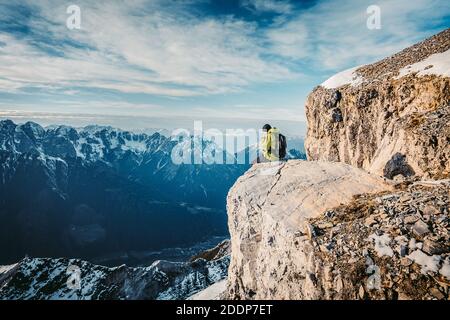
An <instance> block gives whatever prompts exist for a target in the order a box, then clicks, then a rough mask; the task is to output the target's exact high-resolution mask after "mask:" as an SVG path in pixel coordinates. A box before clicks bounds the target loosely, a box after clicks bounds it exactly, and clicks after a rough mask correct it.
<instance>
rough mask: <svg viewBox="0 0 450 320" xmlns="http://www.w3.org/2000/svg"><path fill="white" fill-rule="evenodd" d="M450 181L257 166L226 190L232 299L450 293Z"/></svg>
mask: <svg viewBox="0 0 450 320" xmlns="http://www.w3.org/2000/svg"><path fill="white" fill-rule="evenodd" d="M449 191H450V181H449V180H442V181H430V182H425V181H416V182H402V183H398V184H392V183H389V182H388V181H386V180H385V179H383V178H380V177H378V176H374V175H371V174H369V173H366V172H365V171H363V170H361V169H359V168H355V167H352V166H350V165H347V164H344V163H331V162H321V161H311V162H308V161H289V162H287V163H280V164H273V163H264V164H257V165H254V166H253V167H252V168H251V169H250V170H249V171H248V172H247V173H246V174H245V175H244V176H242V177H241V178H240V179H239V180H238V181H237V182H236V184H235V185H234V186H233V188H232V189H231V190H230V192H229V195H228V199H227V207H228V214H229V220H228V224H229V230H230V235H231V262H230V267H229V272H228V284H227V293H226V298H229V299H446V298H447V297H448V284H449V280H450V269H449V267H450V248H449V246H448V243H449V234H450V233H449V232H448V230H449V218H448V214H449V212H448V211H449V209H448V208H449Z"/></svg>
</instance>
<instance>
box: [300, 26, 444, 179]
mask: <svg viewBox="0 0 450 320" xmlns="http://www.w3.org/2000/svg"><path fill="white" fill-rule="evenodd" d="M306 115H307V119H308V133H307V138H306V141H305V146H306V151H307V155H308V159H309V160H327V161H341V162H345V163H348V164H351V165H354V166H357V167H360V168H364V169H366V170H368V171H370V172H373V173H376V174H380V175H383V174H385V173H386V172H385V171H387V174H388V175H387V176H389V177H392V176H391V173H392V171H394V172H395V171H398V174H401V175H403V176H410V175H418V176H422V177H425V178H435V179H442V178H448V177H449V176H450V161H449V159H450V148H449V145H450V126H449V125H448V124H449V123H450V29H447V30H445V31H443V32H441V33H439V34H437V35H435V36H433V37H431V38H429V39H427V40H425V41H423V42H421V43H418V44H416V45H414V46H412V47H410V48H407V49H405V50H403V51H401V52H400V53H398V54H396V55H393V56H391V57H389V58H386V59H384V60H381V61H380V62H377V63H374V64H371V65H366V66H362V67H359V68H353V69H351V70H348V71H344V72H342V73H340V74H337V75H335V76H334V77H332V78H330V79H329V80H327V81H326V82H324V83H323V84H322V85H320V86H318V87H316V88H315V89H314V90H313V92H312V93H311V94H310V95H309V97H308V99H307V102H306ZM402 157H403V162H401V163H399V165H400V167H401V168H397V169H396V168H395V167H394V168H393V167H392V165H393V164H395V163H398V161H395V159H400V158H402ZM393 158H394V159H393ZM391 160H392V161H391ZM389 161H391V162H389ZM388 163H389V164H388ZM386 165H388V167H389V168H388V169H386ZM405 169H407V170H405Z"/></svg>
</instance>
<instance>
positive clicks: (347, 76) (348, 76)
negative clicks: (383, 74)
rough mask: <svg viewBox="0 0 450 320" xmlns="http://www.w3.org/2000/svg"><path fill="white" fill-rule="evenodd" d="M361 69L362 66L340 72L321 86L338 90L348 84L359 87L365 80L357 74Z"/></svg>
mask: <svg viewBox="0 0 450 320" xmlns="http://www.w3.org/2000/svg"><path fill="white" fill-rule="evenodd" d="M360 67H361V66H358V67H354V68H350V69H347V70H344V71H342V72H339V73H337V74H335V75H334V76H332V77H331V78H329V79H328V80H326V81H325V82H323V83H322V84H321V86H322V87H324V88H326V89H336V88H339V87H342V86H345V85H347V84H349V85H351V86H357V85H359V84H361V83H362V81H363V78H362V77H361V76H359V75H358V74H356V72H355V71H356V70H357V69H359V68H360Z"/></svg>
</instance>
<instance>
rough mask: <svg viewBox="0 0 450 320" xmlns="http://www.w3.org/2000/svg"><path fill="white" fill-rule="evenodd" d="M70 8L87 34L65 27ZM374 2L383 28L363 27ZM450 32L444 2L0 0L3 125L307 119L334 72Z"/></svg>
mask: <svg viewBox="0 0 450 320" xmlns="http://www.w3.org/2000/svg"><path fill="white" fill-rule="evenodd" d="M71 4H75V5H78V6H79V7H80V9H81V30H76V29H75V30H70V29H68V28H67V27H66V20H67V18H68V16H69V15H68V14H67V13H66V9H67V7H68V6H69V5H71ZM372 4H375V5H378V6H379V7H380V9H381V25H382V27H381V29H379V30H369V29H368V28H367V27H366V20H367V18H368V14H367V12H366V9H367V7H368V6H369V5H372ZM449 25H450V2H449V1H446V0H442V1H440V0H427V1H425V0H415V1H410V0H408V1H405V0H396V1H373V0H372V1H362V0H358V1H356V0H355V1H350V0H340V1H329V0H317V1H288V0H278V1H276V0H216V1H214V0H180V1H171V0H132V1H85V0H71V1H67V2H66V1H52V0H47V1H43V0H34V1H31V0H30V1H26V0H24V1H11V0H9V1H6V0H0V117H10V118H13V119H18V121H19V120H24V121H25V120H28V119H37V120H39V121H41V122H45V123H52V122H58V123H61V122H66V123H71V124H84V123H89V122H100V123H101V124H108V123H111V124H114V125H117V126H122V127H126V128H140V127H155V126H158V125H161V126H167V124H166V122H164V125H163V124H162V122H160V121H159V120H156V119H162V118H165V119H174V120H173V121H172V124H173V125H174V126H176V123H177V120H176V119H184V120H186V119H196V120H202V119H216V122H217V121H220V122H222V123H223V124H224V125H225V126H227V125H229V126H232V124H233V123H236V122H239V123H242V121H245V120H246V119H248V120H249V123H250V122H251V123H256V122H258V123H259V122H265V120H266V119H270V120H272V121H279V122H282V121H291V122H292V121H294V123H295V122H301V121H303V120H304V118H305V115H304V107H303V105H304V102H305V99H306V96H307V94H308V93H309V92H310V91H311V90H312V89H313V88H314V87H315V86H316V85H318V84H320V83H321V82H323V81H324V80H326V79H327V78H328V77H330V76H331V75H333V74H334V73H336V72H338V71H341V70H343V69H346V68H350V67H353V66H356V65H361V64H365V63H370V62H374V61H376V60H378V59H380V58H383V57H386V56H388V55H390V54H393V53H395V52H397V51H399V50H401V49H403V48H405V47H408V46H409V45H411V44H414V43H416V42H418V41H420V40H423V39H424V38H426V37H428V36H430V35H432V34H435V33H437V32H439V31H441V30H443V29H445V28H446V27H448V26H449ZM133 119H134V120H133ZM143 119H149V120H148V121H143ZM151 119H153V121H152V120H151ZM236 119H239V121H237V120H236ZM137 120H139V121H137ZM252 121H253V122H252ZM268 122H270V121H268ZM169 123H170V121H169ZM291 124H292V123H291ZM294 126H295V124H294Z"/></svg>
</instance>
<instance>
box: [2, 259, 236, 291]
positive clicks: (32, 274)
mask: <svg viewBox="0 0 450 320" xmlns="http://www.w3.org/2000/svg"><path fill="white" fill-rule="evenodd" d="M228 264H229V256H226V257H223V258H221V259H218V260H213V261H206V260H203V259H198V260H196V261H194V262H189V263H182V262H168V261H156V262H155V263H153V264H152V265H151V266H149V267H136V268H131V267H127V266H125V265H122V266H119V267H115V268H107V267H103V266H98V265H94V264H91V263H88V262H86V261H82V260H77V259H62V258H61V259H42V258H34V259H31V258H25V259H23V260H22V261H21V262H19V263H18V264H17V265H14V266H7V267H0V270H1V271H0V300H11V299H13V300H15V299H25V300H27V299H38V300H93V299H95V300H97V299H99V300H116V299H120V300H149V299H162V300H169V299H170V300H173V299H185V298H187V297H189V296H191V295H193V294H195V293H196V292H198V291H200V290H202V289H204V288H206V287H208V286H210V285H211V284H213V283H215V282H217V281H221V280H223V279H224V278H225V277H226V274H227V268H228ZM13 268H14V270H13ZM77 268H78V269H77ZM11 270H12V271H11ZM10 271H11V272H10ZM77 274H79V275H80V278H79V282H77V280H76V277H77ZM2 275H6V276H4V277H2ZM74 279H75V280H74Z"/></svg>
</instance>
